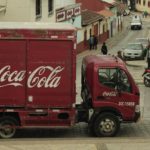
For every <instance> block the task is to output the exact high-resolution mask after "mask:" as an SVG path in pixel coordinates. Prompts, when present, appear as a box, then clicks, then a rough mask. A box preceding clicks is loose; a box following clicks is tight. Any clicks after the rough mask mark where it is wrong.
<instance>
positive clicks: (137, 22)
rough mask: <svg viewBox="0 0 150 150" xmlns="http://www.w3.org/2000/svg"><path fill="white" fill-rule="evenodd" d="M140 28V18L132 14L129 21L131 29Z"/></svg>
mask: <svg viewBox="0 0 150 150" xmlns="http://www.w3.org/2000/svg"><path fill="white" fill-rule="evenodd" d="M134 29H138V30H141V29H142V20H141V17H140V16H133V17H132V21H131V30H134Z"/></svg>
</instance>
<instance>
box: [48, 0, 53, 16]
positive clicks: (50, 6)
mask: <svg viewBox="0 0 150 150" xmlns="http://www.w3.org/2000/svg"><path fill="white" fill-rule="evenodd" d="M52 12H53V0H48V13H49V14H52Z"/></svg>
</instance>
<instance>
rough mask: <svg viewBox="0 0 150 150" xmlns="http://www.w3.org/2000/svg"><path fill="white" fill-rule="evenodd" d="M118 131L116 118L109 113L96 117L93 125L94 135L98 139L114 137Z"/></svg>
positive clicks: (118, 126) (118, 123)
mask: <svg viewBox="0 0 150 150" xmlns="http://www.w3.org/2000/svg"><path fill="white" fill-rule="evenodd" d="M119 129H120V122H119V120H118V118H117V116H115V115H113V114H111V113H103V114H100V115H99V116H98V118H97V119H96V121H95V124H94V131H95V135H96V136H98V137H112V136H115V135H116V134H117V133H118V131H119Z"/></svg>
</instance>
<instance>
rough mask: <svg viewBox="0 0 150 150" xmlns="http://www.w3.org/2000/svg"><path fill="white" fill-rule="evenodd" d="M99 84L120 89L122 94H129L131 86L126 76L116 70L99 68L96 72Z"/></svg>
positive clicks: (121, 71)
mask: <svg viewBox="0 0 150 150" xmlns="http://www.w3.org/2000/svg"><path fill="white" fill-rule="evenodd" d="M98 78H99V82H100V83H101V84H102V85H104V86H107V87H109V88H113V89H120V90H121V91H124V92H129V93H130V92H131V91H132V90H131V85H130V82H129V79H128V76H127V74H126V73H125V72H124V71H123V70H120V69H117V68H100V69H99V72H98Z"/></svg>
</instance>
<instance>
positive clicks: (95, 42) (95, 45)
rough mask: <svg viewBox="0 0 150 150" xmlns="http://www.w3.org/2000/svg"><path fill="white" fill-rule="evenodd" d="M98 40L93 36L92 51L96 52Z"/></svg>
mask: <svg viewBox="0 0 150 150" xmlns="http://www.w3.org/2000/svg"><path fill="white" fill-rule="evenodd" d="M97 44H98V39H97V36H94V49H95V50H97Z"/></svg>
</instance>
